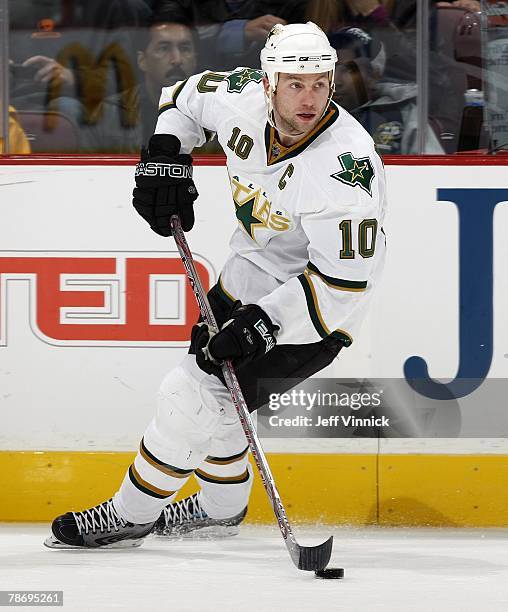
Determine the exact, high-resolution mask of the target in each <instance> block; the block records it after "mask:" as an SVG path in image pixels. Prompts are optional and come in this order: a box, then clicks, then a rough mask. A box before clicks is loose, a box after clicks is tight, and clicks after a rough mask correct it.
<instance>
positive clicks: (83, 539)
mask: <svg viewBox="0 0 508 612" xmlns="http://www.w3.org/2000/svg"><path fill="white" fill-rule="evenodd" d="M152 527H153V523H146V524H144V525H135V524H133V523H129V522H128V521H126V520H124V519H123V518H122V517H121V516H119V515H118V514H117V512H116V510H115V508H114V506H113V500H112V499H109V500H108V501H105V502H103V503H102V504H99V505H97V506H94V507H93V508H89V509H88V510H83V511H81V512H67V513H66V514H63V515H61V516H58V517H57V518H56V519H55V520H54V521H53V524H52V525H51V530H52V532H53V533H52V535H50V536H49V537H48V538H46V540H45V542H44V545H45V546H47V547H48V548H132V547H136V546H141V544H142V543H143V538H144V537H145V536H147V535H148V534H149V533H150V531H151V530H152Z"/></svg>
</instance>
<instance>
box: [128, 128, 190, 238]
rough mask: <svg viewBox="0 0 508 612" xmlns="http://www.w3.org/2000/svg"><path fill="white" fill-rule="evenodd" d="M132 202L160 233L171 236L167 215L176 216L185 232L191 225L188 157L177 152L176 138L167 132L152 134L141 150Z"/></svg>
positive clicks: (178, 143) (178, 150) (178, 145)
mask: <svg viewBox="0 0 508 612" xmlns="http://www.w3.org/2000/svg"><path fill="white" fill-rule="evenodd" d="M132 195H133V199H132V203H133V205H134V208H135V209H136V210H137V211H138V213H139V214H140V215H141V216H142V217H143V219H145V221H147V222H148V224H149V225H150V227H151V228H152V229H153V231H154V232H156V233H157V234H159V235H160V236H171V227H170V225H169V218H170V216H171V215H175V214H176V215H178V216H179V217H180V221H181V223H182V228H183V230H184V231H185V232H188V231H189V230H190V229H192V226H193V225H194V209H193V204H194V200H195V199H196V198H197V197H198V192H197V190H196V186H195V185H194V181H193V180H192V157H191V156H190V155H185V154H182V153H180V141H179V140H178V138H177V137H176V136H171V135H170V134H154V135H153V136H152V137H151V138H150V142H149V143H148V149H145V148H143V149H142V150H141V161H140V162H139V163H138V165H137V166H136V187H135V188H134V192H133V194H132Z"/></svg>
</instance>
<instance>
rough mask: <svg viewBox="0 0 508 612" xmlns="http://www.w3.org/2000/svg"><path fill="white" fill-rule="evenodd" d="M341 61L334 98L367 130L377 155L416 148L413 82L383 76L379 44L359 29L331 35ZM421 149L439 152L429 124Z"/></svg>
mask: <svg viewBox="0 0 508 612" xmlns="http://www.w3.org/2000/svg"><path fill="white" fill-rule="evenodd" d="M331 43H332V46H334V47H335V48H336V49H337V53H338V56H339V64H338V65H337V68H336V71H335V87H336V90H335V94H334V100H335V101H336V102H337V103H338V104H340V105H341V106H342V107H344V108H345V109H346V110H348V111H349V112H351V114H352V115H353V116H354V117H355V118H356V119H357V120H358V121H359V122H360V123H361V124H362V125H363V127H364V128H365V129H366V130H367V131H368V132H369V133H370V134H371V136H372V138H373V139H374V142H375V143H376V148H377V150H378V153H379V154H384V155H386V154H391V155H393V154H406V155H407V154H414V153H418V148H417V129H418V123H417V106H416V84H415V83H394V82H386V81H382V80H381V78H382V76H383V72H384V67H385V61H386V58H385V51H384V46H383V44H382V43H380V42H379V41H377V40H376V39H375V38H373V37H372V36H370V35H369V34H368V33H366V32H364V31H363V30H361V29H359V28H344V29H343V30H340V31H339V32H338V33H337V34H335V35H334V36H332V37H331ZM426 129H427V135H426V141H427V142H426V149H425V153H429V154H431V153H433V154H439V153H443V152H444V151H443V148H442V147H441V145H440V144H439V140H438V139H437V137H436V135H435V133H434V131H433V130H432V128H431V127H430V126H427V128H426Z"/></svg>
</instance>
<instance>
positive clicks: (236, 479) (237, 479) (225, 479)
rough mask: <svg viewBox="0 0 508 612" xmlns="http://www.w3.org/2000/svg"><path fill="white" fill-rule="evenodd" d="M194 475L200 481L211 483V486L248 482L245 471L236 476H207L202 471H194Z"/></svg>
mask: <svg viewBox="0 0 508 612" xmlns="http://www.w3.org/2000/svg"><path fill="white" fill-rule="evenodd" d="M194 474H195V475H196V476H197V477H198V478H200V479H201V480H206V482H211V483H213V484H241V483H242V482H247V480H249V471H248V470H245V471H244V472H242V473H241V474H240V475H238V476H215V474H208V472H204V471H203V470H196V471H195V472H194Z"/></svg>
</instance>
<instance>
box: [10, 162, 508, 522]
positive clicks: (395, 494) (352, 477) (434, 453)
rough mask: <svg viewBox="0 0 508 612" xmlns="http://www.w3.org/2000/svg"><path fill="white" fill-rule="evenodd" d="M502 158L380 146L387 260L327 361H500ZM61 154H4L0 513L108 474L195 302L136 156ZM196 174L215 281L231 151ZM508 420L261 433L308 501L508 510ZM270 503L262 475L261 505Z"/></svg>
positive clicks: (193, 236) (388, 364)
mask: <svg viewBox="0 0 508 612" xmlns="http://www.w3.org/2000/svg"><path fill="white" fill-rule="evenodd" d="M450 159H451V158H448V160H450ZM495 160H496V158H494V159H490V158H489V159H488V160H480V161H477V162H476V165H446V161H447V158H439V159H438V160H434V162H433V160H429V159H427V160H423V159H420V160H417V161H418V165H413V164H411V163H408V160H406V163H405V164H400V163H398V164H390V163H388V164H387V168H386V170H387V180H388V185H389V205H390V208H389V214H388V217H387V219H386V223H385V231H386V234H387V238H388V260H387V267H386V272H385V277H384V279H383V283H382V286H381V288H380V290H379V292H378V294H377V295H376V296H375V298H374V303H373V304H372V308H371V310H370V313H369V315H368V318H367V320H366V321H365V324H364V326H363V329H362V332H361V334H360V336H359V337H358V338H355V339H354V340H355V341H354V344H353V346H352V347H351V348H349V349H347V351H344V355H343V356H342V358H341V360H340V361H339V362H337V363H336V364H334V366H333V367H332V368H331V369H330V370H329V371H328V373H327V375H328V376H337V377H341V378H349V377H351V378H353V377H354V378H369V377H376V378H397V379H399V378H400V379H403V378H404V377H405V376H406V375H407V373H408V371H409V372H411V370H410V369H409V370H408V369H407V368H408V367H409V365H411V364H412V366H411V367H417V365H418V364H417V363H416V362H417V360H415V358H416V357H420V358H422V359H424V360H425V362H426V363H427V365H428V371H429V375H430V377H431V378H432V379H447V380H453V379H454V378H455V376H456V374H457V371H458V370H459V371H464V372H467V373H468V376H469V377H470V378H471V379H474V380H475V381H476V384H477V385H481V384H482V382H483V381H484V380H485V379H503V378H507V376H506V374H507V370H508V356H507V355H508V353H507V349H506V346H507V341H508V321H507V318H506V316H502V314H503V313H506V312H507V310H508V283H507V282H506V278H507V271H508V264H507V263H506V262H507V261H508V241H506V239H505V238H503V237H504V236H506V234H507V232H508V206H507V205H506V201H507V200H508V191H507V190H508V181H507V180H506V167H505V166H503V165H488V164H489V163H490V164H495V163H498V162H496V161H495ZM392 161H393V160H392ZM398 161H399V162H400V161H401V160H398ZM452 161H453V164H457V160H456V159H455V158H454V159H453V160H452ZM67 162H68V163H66V162H63V161H62V159H54V160H51V161H50V160H35V159H34V160H31V162H30V163H22V162H21V161H19V160H18V161H17V162H16V163H12V160H11V161H7V162H5V161H4V163H3V165H0V186H1V189H2V191H1V195H2V199H1V202H2V224H1V225H0V245H1V252H0V402H1V404H0V406H1V410H2V417H3V418H2V427H1V428H0V471H1V473H2V484H3V485H4V486H3V493H2V499H1V504H0V520H48V519H50V518H51V517H53V516H54V515H55V513H58V512H59V511H63V510H67V509H68V508H69V507H74V508H78V507H82V506H87V505H90V504H92V503H95V502H97V501H98V500H100V499H102V498H105V497H107V496H109V495H110V494H111V493H112V492H113V490H114V489H115V487H116V486H117V485H118V484H119V482H120V481H121V479H122V477H123V474H124V471H125V468H126V467H127V466H128V464H129V462H130V461H131V460H132V456H133V451H134V450H135V448H136V446H137V444H138V441H139V438H140V435H141V433H142V432H143V430H144V427H145V426H146V423H147V422H148V420H149V419H150V418H151V415H152V413H153V409H154V396H155V392H156V389H157V387H158V384H159V382H160V380H161V379H162V377H163V375H164V373H165V372H166V371H167V370H168V369H169V368H171V367H172V366H173V365H175V364H176V363H178V361H179V360H180V359H181V357H182V356H183V355H184V354H185V352H186V347H187V345H188V337H189V332H190V328H191V326H192V324H193V322H194V320H195V318H196V313H197V310H196V307H195V305H194V303H193V301H192V296H191V295H190V292H189V289H188V287H186V284H185V278H184V276H183V270H182V269H181V266H180V264H179V261H178V259H177V253H176V249H175V247H174V244H173V243H172V242H171V241H168V240H165V239H163V238H161V237H158V236H156V235H155V234H153V233H152V232H151V231H150V230H149V229H148V228H147V226H145V224H144V223H143V222H142V221H141V220H140V219H139V217H137V215H136V214H135V213H134V212H133V210H132V207H131V205H130V200H131V190H132V173H133V167H132V166H133V163H134V162H133V160H129V159H123V160H122V159H119V158H117V159H112V160H104V159H101V160H97V159H84V158H81V159H76V160H72V159H70V160H67ZM464 162H468V163H470V160H466V159H464ZM443 163H444V165H443ZM196 183H197V186H198V190H199V192H200V199H199V203H198V204H197V205H196V216H197V221H196V226H195V228H194V229H193V231H192V232H191V233H190V234H189V241H190V244H191V248H192V249H193V251H194V252H195V253H196V257H197V261H198V264H199V267H200V272H201V274H202V275H203V278H204V280H205V284H207V285H208V286H211V285H212V284H213V283H214V282H215V281H216V279H217V276H218V273H219V271H220V268H221V266H222V264H223V262H224V260H225V258H226V256H227V253H228V245H227V242H228V237H229V235H230V234H231V232H232V230H233V229H234V227H235V218H234V214H233V210H234V208H233V204H232V202H231V196H230V193H229V191H228V190H229V188H228V179H227V173H226V170H225V167H224V166H223V165H220V164H219V165H210V164H205V165H198V166H197V168H196ZM465 245H466V246H467V247H468V248H467V250H466V249H465V248H464V246H465ZM478 283H479V284H478ZM479 327H480V331H481V333H482V334H483V336H481V337H485V338H486V342H485V345H486V346H483V345H482V346H478V344H477V343H476V340H477V337H478V335H475V334H474V333H473V331H474V330H477V329H478V328H479ZM408 364H409V365H408ZM405 368H406V371H405ZM475 392H476V391H475V389H473V388H472V389H471V394H474V393H475ZM499 401H500V404H503V405H505V404H506V400H505V398H504V397H500V398H499ZM478 408H479V416H478V419H479V422H480V421H481V418H482V417H481V409H482V406H481V405H479V406H478ZM507 433H508V432H506V431H504V430H501V431H499V432H498V434H497V435H496V436H495V437H494V436H492V437H489V438H485V437H476V438H467V439H466V438H457V439H443V438H441V439H439V438H436V439H428V438H425V439H405V438H404V439H381V440H378V439H354V438H336V439H324V438H321V439H291V438H289V439H270V440H266V441H265V448H266V449H267V451H268V452H269V453H270V462H271V464H273V468H274V472H275V474H276V477H277V482H278V485H279V489H280V491H281V494H282V495H283V497H284V499H285V501H286V503H287V504H288V506H289V508H288V510H289V512H290V513H291V514H292V516H294V517H295V518H298V519H301V520H307V521H308V520H310V521H318V520H324V521H328V522H337V521H340V522H347V523H352V524H367V523H369V524H370V523H372V524H375V523H381V524H447V525H506V524H508V511H507V508H508V503H507V502H508V489H507V482H508V445H507V444H506V435H507ZM20 500H24V501H23V503H21V502H20ZM270 512H271V511H270V508H269V507H268V504H267V503H266V502H265V500H264V494H263V492H262V491H261V489H260V486H259V483H258V482H257V483H256V485H255V490H254V494H253V498H252V500H251V504H250V518H251V520H259V521H265V522H266V521H269V520H271V515H270Z"/></svg>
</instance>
